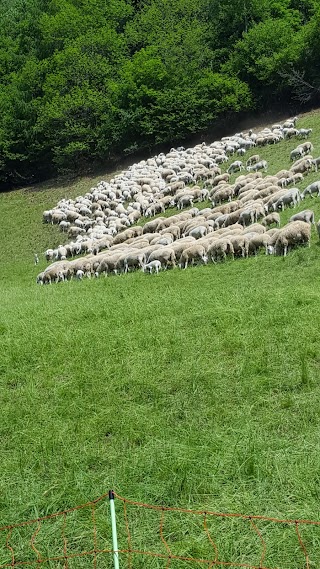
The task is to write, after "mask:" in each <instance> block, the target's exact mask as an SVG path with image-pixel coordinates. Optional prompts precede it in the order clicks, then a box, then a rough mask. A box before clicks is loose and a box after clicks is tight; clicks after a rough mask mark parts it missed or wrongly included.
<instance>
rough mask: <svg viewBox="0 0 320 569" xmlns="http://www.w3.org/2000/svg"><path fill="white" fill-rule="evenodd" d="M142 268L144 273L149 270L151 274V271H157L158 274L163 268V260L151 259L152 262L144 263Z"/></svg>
mask: <svg viewBox="0 0 320 569" xmlns="http://www.w3.org/2000/svg"><path fill="white" fill-rule="evenodd" d="M141 270H142V271H143V272H144V273H147V272H149V274H151V273H153V272H155V273H156V274H157V275H158V274H159V271H160V270H161V262H160V261H158V259H156V260H155V261H151V262H150V263H147V264H146V265H143V267H142V269H141Z"/></svg>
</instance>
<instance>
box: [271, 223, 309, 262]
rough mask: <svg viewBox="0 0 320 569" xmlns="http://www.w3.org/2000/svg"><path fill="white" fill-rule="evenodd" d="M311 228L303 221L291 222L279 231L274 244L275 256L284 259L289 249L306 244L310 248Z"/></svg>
mask: <svg viewBox="0 0 320 569" xmlns="http://www.w3.org/2000/svg"><path fill="white" fill-rule="evenodd" d="M310 237H311V228H310V224H309V223H306V222H305V221H292V223H289V224H288V225H285V226H284V227H283V228H282V229H280V231H279V233H278V237H277V240H276V243H275V251H276V253H277V254H279V255H281V253H283V256H284V257H285V256H286V255H287V252H288V248H289V247H293V246H295V245H304V244H308V245H309V246H310Z"/></svg>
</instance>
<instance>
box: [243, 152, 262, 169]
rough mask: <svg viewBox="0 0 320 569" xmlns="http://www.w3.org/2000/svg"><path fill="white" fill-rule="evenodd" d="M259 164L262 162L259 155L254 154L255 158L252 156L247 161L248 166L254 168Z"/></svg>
mask: <svg viewBox="0 0 320 569" xmlns="http://www.w3.org/2000/svg"><path fill="white" fill-rule="evenodd" d="M257 162H260V156H259V154H254V155H253V156H250V158H248V160H247V161H246V166H252V165H253V164H256V163H257Z"/></svg>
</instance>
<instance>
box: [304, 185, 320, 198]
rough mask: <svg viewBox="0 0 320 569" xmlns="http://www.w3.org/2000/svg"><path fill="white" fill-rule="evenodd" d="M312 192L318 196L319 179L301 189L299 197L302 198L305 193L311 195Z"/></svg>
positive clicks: (319, 188) (319, 192) (319, 189)
mask: <svg viewBox="0 0 320 569" xmlns="http://www.w3.org/2000/svg"><path fill="white" fill-rule="evenodd" d="M313 194H317V196H318V197H319V196H320V181H318V182H313V183H312V184H309V186H307V187H306V189H305V190H303V192H302V194H301V199H304V198H305V197H306V196H307V195H310V197H313Z"/></svg>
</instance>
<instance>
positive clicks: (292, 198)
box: [273, 188, 301, 211]
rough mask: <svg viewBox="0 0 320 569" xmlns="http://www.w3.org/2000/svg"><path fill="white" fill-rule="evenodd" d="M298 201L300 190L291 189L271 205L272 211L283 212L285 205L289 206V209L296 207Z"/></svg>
mask: <svg viewBox="0 0 320 569" xmlns="http://www.w3.org/2000/svg"><path fill="white" fill-rule="evenodd" d="M300 200H301V194H300V190H299V189H298V188H292V189H291V190H289V191H288V192H286V193H285V194H284V195H283V196H281V197H280V198H279V199H278V200H277V201H276V202H275V203H274V204H273V209H274V211H276V210H277V209H279V208H281V209H282V211H283V210H284V206H285V205H289V206H290V207H291V206H293V207H295V206H296V205H298V203H299V202H300Z"/></svg>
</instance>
